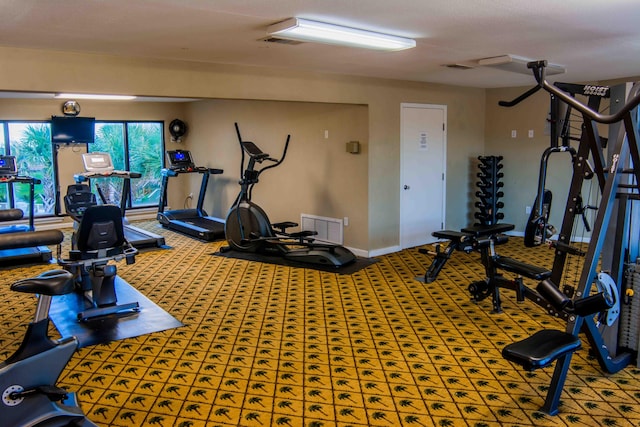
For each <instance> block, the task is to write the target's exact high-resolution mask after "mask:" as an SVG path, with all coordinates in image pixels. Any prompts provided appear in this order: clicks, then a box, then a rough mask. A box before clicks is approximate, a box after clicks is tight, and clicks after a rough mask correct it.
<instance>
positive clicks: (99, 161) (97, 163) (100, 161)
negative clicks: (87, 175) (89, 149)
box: [82, 152, 114, 172]
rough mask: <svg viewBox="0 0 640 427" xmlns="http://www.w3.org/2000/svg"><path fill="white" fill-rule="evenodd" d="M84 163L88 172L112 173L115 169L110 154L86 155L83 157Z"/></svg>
mask: <svg viewBox="0 0 640 427" xmlns="http://www.w3.org/2000/svg"><path fill="white" fill-rule="evenodd" d="M82 163H84V169H85V170H86V171H87V172H112V171H113V169H114V168H113V161H112V160H111V155H110V154H109V153H99V152H95V153H85V154H83V155H82Z"/></svg>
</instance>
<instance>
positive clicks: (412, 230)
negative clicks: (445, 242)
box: [400, 104, 447, 249]
mask: <svg viewBox="0 0 640 427" xmlns="http://www.w3.org/2000/svg"><path fill="white" fill-rule="evenodd" d="M446 121H447V107H446V106H445V105H427V104H402V105H401V112H400V138H401V153H400V247H401V248H402V249H405V248H411V247H414V246H419V245H424V244H425V243H431V242H433V241H435V240H436V239H435V238H434V237H433V236H431V233H432V232H434V231H437V230H442V229H443V228H444V214H445V191H444V190H445V164H446V126H445V123H446Z"/></svg>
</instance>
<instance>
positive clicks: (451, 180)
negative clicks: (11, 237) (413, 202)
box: [0, 48, 486, 254]
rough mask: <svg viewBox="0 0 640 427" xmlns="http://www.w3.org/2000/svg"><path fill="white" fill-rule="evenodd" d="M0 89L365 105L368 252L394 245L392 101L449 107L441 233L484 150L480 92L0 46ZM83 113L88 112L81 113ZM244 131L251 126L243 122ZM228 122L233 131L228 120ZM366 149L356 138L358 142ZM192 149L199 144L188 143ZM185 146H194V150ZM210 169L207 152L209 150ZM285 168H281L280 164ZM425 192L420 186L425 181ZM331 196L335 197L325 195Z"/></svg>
mask: <svg viewBox="0 0 640 427" xmlns="http://www.w3.org/2000/svg"><path fill="white" fill-rule="evenodd" d="M0 55H2V57H3V61H2V63H0V90H29V91H79V92H99V93H100V92H102V93H118V94H135V95H150V96H151V95H157V96H179V97H202V98H215V99H241V100H270V101H302V102H313V103H332V104H352V105H366V106H367V108H368V141H366V143H365V146H366V148H367V150H366V152H365V153H364V154H363V155H362V156H367V163H368V164H367V171H368V176H367V179H366V180H367V186H368V189H367V193H368V201H367V206H366V212H363V213H361V214H362V215H365V216H366V217H367V221H368V225H367V234H368V236H367V239H366V240H367V242H368V243H366V245H367V247H365V248H359V249H363V250H367V251H371V252H372V253H374V254H375V253H376V252H383V251H385V250H387V248H390V249H393V248H397V246H398V244H399V200H400V196H399V192H400V182H399V176H400V171H399V168H400V148H399V147H400V143H399V138H400V104H401V103H402V102H413V103H426V104H444V105H447V107H448V123H447V126H448V129H447V130H448V132H447V135H448V141H447V144H448V150H447V171H448V177H447V194H446V200H447V206H446V212H447V216H446V226H447V227H448V228H454V229H455V228H459V227H462V226H464V225H467V223H468V222H469V217H470V215H471V214H472V209H471V208H470V205H471V206H472V203H471V204H470V203H469V194H472V192H473V191H474V189H473V188H471V186H470V179H469V177H470V176H471V175H472V174H475V170H474V167H475V165H474V163H473V159H474V158H475V157H476V156H477V155H479V154H483V153H484V152H485V149H484V138H485V105H486V103H485V91H484V90H483V89H473V88H462V87H453V86H442V85H432V84H421V83H411V82H400V81H391V80H380V79H369V78H356V77H345V76H337V75H326V74H317V73H307V72H304V73H303V72H296V71H291V70H286V69H262V68H251V67H237V66H225V65H211V64H196V63H180V62H170V61H154V60H144V59H133V58H119V57H109V56H101V55H84V54H74V53H62V52H44V51H34V50H27V49H13V48H0ZM87 114H88V112H87ZM242 124H243V129H244V128H246V129H247V132H249V131H250V129H251V127H250V126H249V122H247V123H246V124H245V123H242ZM229 125H232V123H230V124H229ZM362 142H364V141H362ZM189 144H190V148H191V149H192V150H194V151H195V150H196V148H195V145H196V144H197V142H195V141H190V142H189ZM192 145H193V146H192ZM206 156H207V158H206V159H203V162H206V163H209V162H208V161H206V160H209V159H210V163H211V164H212V165H213V164H215V163H216V161H215V153H207V154H206ZM283 168H284V166H283ZM425 185H427V184H425ZM329 191H333V190H329Z"/></svg>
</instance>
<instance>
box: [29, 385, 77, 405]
mask: <svg viewBox="0 0 640 427" xmlns="http://www.w3.org/2000/svg"><path fill="white" fill-rule="evenodd" d="M36 391H38V392H40V393H42V394H44V395H45V396H47V397H48V398H49V400H51V401H52V402H58V401H61V400H64V399H66V398H67V394H68V393H69V392H68V391H67V390H65V389H63V388H61V387H56V386H54V385H42V386H38V387H36Z"/></svg>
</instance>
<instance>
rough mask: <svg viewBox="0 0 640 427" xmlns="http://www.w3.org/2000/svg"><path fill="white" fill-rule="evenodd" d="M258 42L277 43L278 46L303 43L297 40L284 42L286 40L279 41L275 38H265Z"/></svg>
mask: <svg viewBox="0 0 640 427" xmlns="http://www.w3.org/2000/svg"><path fill="white" fill-rule="evenodd" d="M260 41H263V42H266V43H278V44H290V45H294V44H302V43H304V42H301V41H298V40H286V39H279V38H277V37H265V38H264V39H260Z"/></svg>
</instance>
